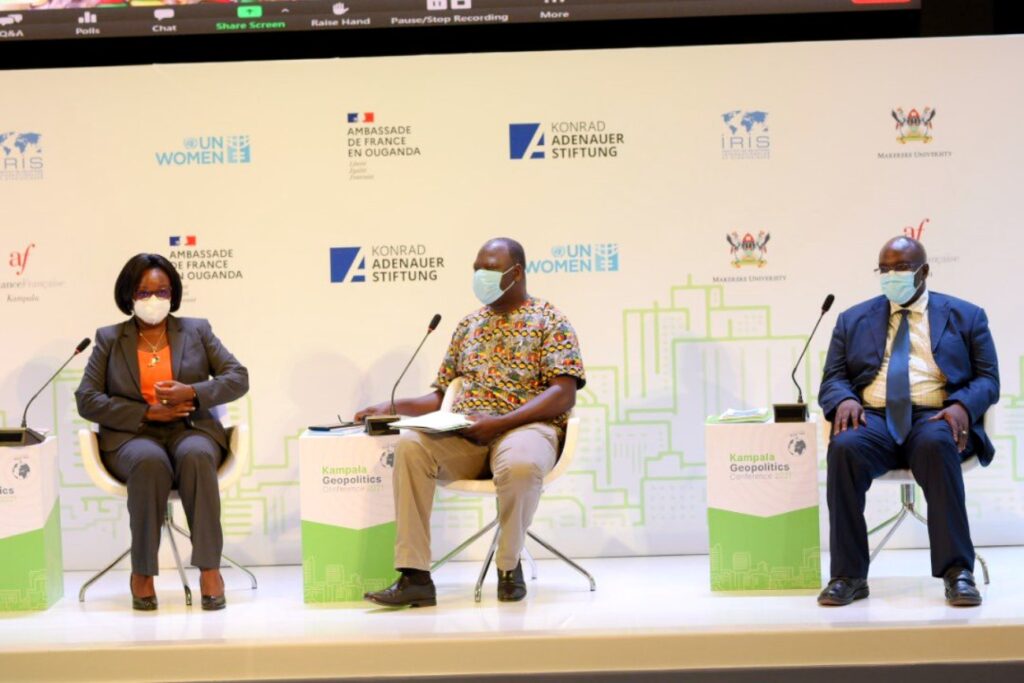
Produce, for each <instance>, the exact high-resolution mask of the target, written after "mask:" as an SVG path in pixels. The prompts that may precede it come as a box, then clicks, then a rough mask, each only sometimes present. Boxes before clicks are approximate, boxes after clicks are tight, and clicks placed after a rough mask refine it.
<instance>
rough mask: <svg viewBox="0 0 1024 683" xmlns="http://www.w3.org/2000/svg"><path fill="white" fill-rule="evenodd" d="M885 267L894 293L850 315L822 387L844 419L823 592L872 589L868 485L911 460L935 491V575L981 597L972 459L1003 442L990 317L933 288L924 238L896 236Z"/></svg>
mask: <svg viewBox="0 0 1024 683" xmlns="http://www.w3.org/2000/svg"><path fill="white" fill-rule="evenodd" d="M876 272H878V273H879V275H880V277H881V285H882V292H883V295H882V296H878V297H875V298H873V299H869V300H868V301H865V302H863V303H860V304H857V305H856V306H854V307H852V308H850V309H849V310H846V311H844V312H843V313H842V314H841V315H840V316H839V319H838V320H837V321H836V327H835V330H834V331H833V333H832V342H831V344H830V345H829V349H828V357H827V358H826V360H825V371H824V377H823V378H822V382H821V389H820V391H819V392H818V393H819V395H818V403H819V405H821V409H822V410H823V411H824V413H825V418H826V419H827V420H829V421H830V422H831V423H832V439H831V442H830V443H829V446H828V509H829V521H830V523H831V533H830V537H829V539H830V543H831V547H832V578H831V580H830V581H829V583H828V586H826V587H825V589H824V590H823V591H822V592H821V594H820V595H819V596H818V603H819V604H821V605H848V604H850V603H851V602H853V601H854V600H860V599H862V598H866V597H867V596H868V584H867V575H868V561H869V556H868V539H867V526H866V524H865V521H864V496H865V493H866V492H867V490H868V489H869V488H870V487H871V482H872V480H873V479H874V478H875V477H878V476H881V475H882V474H885V473H886V472H888V471H889V470H893V469H905V468H909V469H910V470H911V471H912V472H913V474H914V478H915V479H916V480H917V483H918V484H920V485H921V488H922V489H923V490H924V494H925V497H926V498H927V500H928V537H929V539H930V542H931V561H932V575H933V576H936V577H942V578H943V581H944V584H945V589H946V600H947V602H948V603H949V604H951V605H955V606H961V607H967V606H974V605H979V604H981V594H980V593H979V592H978V589H977V587H976V586H975V582H974V575H973V573H972V572H973V570H974V544H973V543H972V542H971V532H970V529H969V527H968V524H967V509H966V507H965V505H964V481H963V473H962V471H961V463H962V461H963V460H964V459H965V458H968V457H977V458H978V460H979V461H980V462H981V464H982V465H988V464H989V462H991V461H992V455H993V453H994V449H993V448H992V442H991V441H989V439H988V436H987V435H986V434H985V430H984V428H983V426H982V419H983V417H984V415H985V411H986V410H988V409H989V408H990V407H991V406H992V405H993V404H995V403H996V401H998V400H999V366H998V362H997V360H996V349H995V345H994V344H993V342H992V335H991V333H990V332H989V329H988V318H987V317H986V316H985V311H983V310H982V309H981V308H979V307H978V306H975V305H974V304H971V303H968V302H966V301H963V300H962V299H956V298H954V297H951V296H947V295H945V294H939V293H938V292H929V291H928V289H927V287H926V286H925V282H926V280H927V279H928V256H927V254H926V253H925V249H924V246H923V245H922V244H921V243H920V242H918V241H917V240H913V239H910V238H907V237H896V238H894V239H891V240H889V241H888V242H887V243H886V244H885V246H883V247H882V251H881V252H880V253H879V256H878V270H877V271H876Z"/></svg>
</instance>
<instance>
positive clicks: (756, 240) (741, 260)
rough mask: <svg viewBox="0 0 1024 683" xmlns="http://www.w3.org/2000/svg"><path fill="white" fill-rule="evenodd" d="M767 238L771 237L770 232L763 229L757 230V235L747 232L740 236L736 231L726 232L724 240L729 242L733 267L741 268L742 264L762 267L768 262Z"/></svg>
mask: <svg viewBox="0 0 1024 683" xmlns="http://www.w3.org/2000/svg"><path fill="white" fill-rule="evenodd" d="M769 239H771V234H769V233H767V232H765V231H764V230H761V231H760V232H758V233H757V237H754V235H753V234H751V233H749V232H748V233H746V234H745V235H743V237H740V235H739V233H737V232H732V233H729V234H727V235H726V236H725V241H726V242H728V243H729V254H730V255H731V256H732V266H733V268H742V267H743V266H757V267H758V268H764V266H765V265H766V264H767V263H768V240H769Z"/></svg>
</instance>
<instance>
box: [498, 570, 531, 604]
mask: <svg viewBox="0 0 1024 683" xmlns="http://www.w3.org/2000/svg"><path fill="white" fill-rule="evenodd" d="M525 597H526V581H525V580H524V579H523V563H522V562H520V563H519V564H517V565H516V568H515V569H513V570H512V571H510V572H503V571H502V570H500V569H499V570H498V600H500V601H501V602H519V601H520V600H522V599H523V598H525Z"/></svg>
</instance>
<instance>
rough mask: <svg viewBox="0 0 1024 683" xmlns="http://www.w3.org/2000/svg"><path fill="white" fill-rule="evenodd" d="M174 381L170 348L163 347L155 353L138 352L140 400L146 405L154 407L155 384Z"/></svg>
mask: <svg viewBox="0 0 1024 683" xmlns="http://www.w3.org/2000/svg"><path fill="white" fill-rule="evenodd" d="M172 379H174V373H172V372H171V347H170V346H165V347H164V348H162V349H160V350H159V351H157V352H156V353H153V352H152V351H142V350H140V351H139V384H140V385H141V387H142V398H144V399H146V403H148V404H150V405H154V404H155V403H156V402H157V401H156V386H155V385H156V383H157V382H163V381H166V380H172Z"/></svg>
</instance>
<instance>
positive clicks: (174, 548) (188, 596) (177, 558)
mask: <svg viewBox="0 0 1024 683" xmlns="http://www.w3.org/2000/svg"><path fill="white" fill-rule="evenodd" d="M170 515H171V513H170V508H168V511H167V520H166V521H165V522H164V527H165V528H166V529H167V540H168V541H169V542H170V544H171V552H172V553H173V554H174V564H175V566H176V567H177V568H178V576H179V577H181V587H182V588H184V589H185V604H186V605H187V606H189V607H191V606H192V588H190V587H189V585H188V577H187V576H185V567H184V566H183V565H182V564H181V555H180V554H178V543H177V541H175V540H174V529H173V528H172V526H171V521H170Z"/></svg>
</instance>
